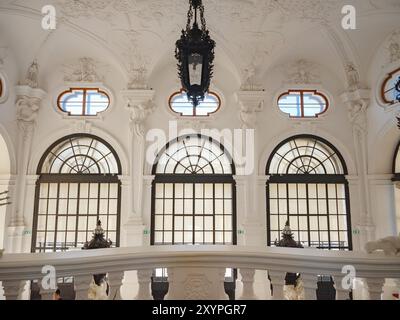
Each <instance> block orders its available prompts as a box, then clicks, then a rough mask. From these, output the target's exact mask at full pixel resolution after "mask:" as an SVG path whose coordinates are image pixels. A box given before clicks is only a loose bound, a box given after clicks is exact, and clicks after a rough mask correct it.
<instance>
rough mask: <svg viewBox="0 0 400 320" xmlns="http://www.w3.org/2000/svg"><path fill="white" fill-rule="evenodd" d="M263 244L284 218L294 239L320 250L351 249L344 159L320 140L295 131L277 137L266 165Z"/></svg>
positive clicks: (275, 235) (270, 239) (273, 235)
mask: <svg viewBox="0 0 400 320" xmlns="http://www.w3.org/2000/svg"><path fill="white" fill-rule="evenodd" d="M266 174H267V175H268V176H270V178H269V180H268V182H267V227H268V230H267V238H268V245H269V246H271V245H274V242H275V240H279V239H280V236H281V231H282V230H283V228H284V226H285V223H286V222H287V221H289V223H290V226H291V228H292V230H293V232H294V234H295V237H296V240H297V241H300V242H301V243H302V244H303V245H304V246H309V247H316V248H322V249H342V250H343V249H349V250H351V249H352V240H351V221H350V202H349V189H348V183H347V181H346V178H345V175H347V168H346V164H345V162H344V160H343V157H342V156H341V155H340V153H339V152H338V151H337V149H336V148H335V147H334V146H333V145H331V144H330V143H329V142H328V141H325V140H324V139H321V138H318V137H315V136H310V135H301V136H295V137H292V138H289V139H287V140H285V141H283V142H282V143H281V144H279V146H278V147H277V148H276V149H275V150H274V151H273V153H272V155H271V157H270V159H269V161H268V165H267V170H266Z"/></svg>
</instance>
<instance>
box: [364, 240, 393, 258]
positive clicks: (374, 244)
mask: <svg viewBox="0 0 400 320" xmlns="http://www.w3.org/2000/svg"><path fill="white" fill-rule="evenodd" d="M365 250H366V251H367V252H368V253H373V252H374V251H379V250H382V251H383V252H384V253H385V255H388V256H395V255H397V256H400V235H399V236H398V237H393V236H392V237H386V238H383V239H380V240H377V241H370V242H368V243H367V244H366V245H365Z"/></svg>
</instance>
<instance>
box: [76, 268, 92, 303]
mask: <svg viewBox="0 0 400 320" xmlns="http://www.w3.org/2000/svg"><path fill="white" fill-rule="evenodd" d="M92 279H93V275H91V274H90V275H89V274H87V275H79V276H74V286H75V300H89V286H90V283H91V282H92Z"/></svg>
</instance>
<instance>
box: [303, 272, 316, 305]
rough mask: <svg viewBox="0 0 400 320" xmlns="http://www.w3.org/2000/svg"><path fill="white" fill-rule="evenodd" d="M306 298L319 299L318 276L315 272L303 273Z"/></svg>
mask: <svg viewBox="0 0 400 320" xmlns="http://www.w3.org/2000/svg"><path fill="white" fill-rule="evenodd" d="M300 279H301V280H302V282H303V287H304V299H305V300H317V288H318V285H317V283H318V276H317V275H315V274H304V273H302V274H301V278H300Z"/></svg>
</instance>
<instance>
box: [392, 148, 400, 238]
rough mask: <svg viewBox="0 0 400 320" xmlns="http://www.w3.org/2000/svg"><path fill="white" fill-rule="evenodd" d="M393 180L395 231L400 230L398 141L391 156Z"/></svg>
mask: <svg viewBox="0 0 400 320" xmlns="http://www.w3.org/2000/svg"><path fill="white" fill-rule="evenodd" d="M392 180H393V182H394V183H395V189H394V193H395V199H396V200H395V208H396V226H397V232H400V206H399V199H400V142H399V144H398V145H397V147H396V150H395V153H394V157H393V179H392Z"/></svg>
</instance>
